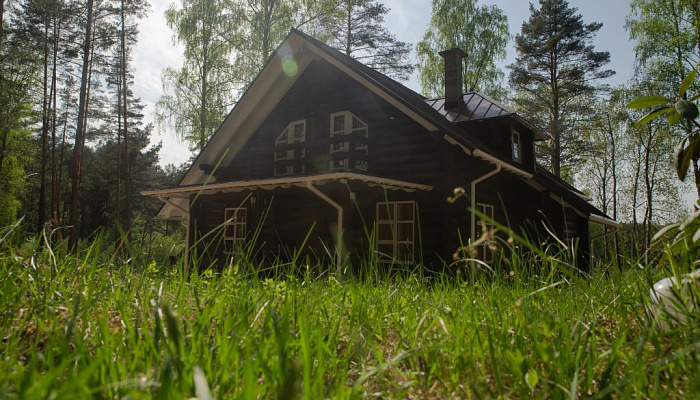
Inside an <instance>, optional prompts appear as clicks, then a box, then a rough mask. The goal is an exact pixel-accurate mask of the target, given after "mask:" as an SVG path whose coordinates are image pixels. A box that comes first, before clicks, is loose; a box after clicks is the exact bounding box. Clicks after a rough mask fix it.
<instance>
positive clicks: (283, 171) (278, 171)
mask: <svg viewBox="0 0 700 400" xmlns="http://www.w3.org/2000/svg"><path fill="white" fill-rule="evenodd" d="M288 175H294V166H293V165H285V166H281V167H275V171H274V176H288Z"/></svg>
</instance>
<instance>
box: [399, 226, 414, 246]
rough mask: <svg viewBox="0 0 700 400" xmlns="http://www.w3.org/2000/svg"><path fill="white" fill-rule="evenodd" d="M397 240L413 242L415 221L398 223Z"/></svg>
mask: <svg viewBox="0 0 700 400" xmlns="http://www.w3.org/2000/svg"><path fill="white" fill-rule="evenodd" d="M396 240H397V241H399V242H413V222H400V223H397V224H396Z"/></svg>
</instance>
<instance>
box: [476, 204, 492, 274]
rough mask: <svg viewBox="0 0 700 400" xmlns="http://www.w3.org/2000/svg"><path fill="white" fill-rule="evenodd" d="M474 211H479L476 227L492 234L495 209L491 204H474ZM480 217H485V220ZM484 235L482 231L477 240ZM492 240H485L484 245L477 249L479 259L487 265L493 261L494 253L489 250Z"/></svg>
mask: <svg viewBox="0 0 700 400" xmlns="http://www.w3.org/2000/svg"><path fill="white" fill-rule="evenodd" d="M476 209H477V210H479V213H480V215H479V222H478V226H479V228H481V229H485V230H486V231H488V232H493V230H494V225H493V222H491V221H494V215H495V207H494V206H493V204H488V203H477V204H476ZM482 216H485V217H486V218H487V219H488V220H487V219H484V218H483V217H482ZM483 234H484V232H483V231H482V232H481V234H480V235H479V236H478V237H477V240H478V239H480V238H481V236H482V235H483ZM492 242H493V240H487V241H486V242H485V243H484V244H482V245H481V247H480V249H479V259H480V260H481V261H483V262H485V263H487V264H492V263H493V262H494V260H495V258H496V257H495V256H496V255H495V252H494V251H493V250H491V248H490V247H491V245H492V244H493V243H492Z"/></svg>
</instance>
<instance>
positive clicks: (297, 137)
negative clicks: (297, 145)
mask: <svg viewBox="0 0 700 400" xmlns="http://www.w3.org/2000/svg"><path fill="white" fill-rule="evenodd" d="M305 125H306V124H305V123H299V124H296V125H294V141H295V142H299V141H303V140H304V131H305V129H304V128H305Z"/></svg>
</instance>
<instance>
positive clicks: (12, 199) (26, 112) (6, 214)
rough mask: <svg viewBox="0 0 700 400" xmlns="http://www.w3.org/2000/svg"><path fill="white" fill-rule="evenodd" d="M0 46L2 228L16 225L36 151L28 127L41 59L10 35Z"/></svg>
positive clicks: (0, 201) (0, 209)
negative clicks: (21, 196) (33, 88)
mask: <svg viewBox="0 0 700 400" xmlns="http://www.w3.org/2000/svg"><path fill="white" fill-rule="evenodd" d="M7 36H8V37H6V38H5V39H4V41H3V43H2V46H0V226H3V225H6V224H11V223H14V222H15V218H16V217H17V211H18V209H19V206H20V201H19V198H20V195H21V193H22V191H23V190H24V189H25V187H26V181H27V175H28V165H29V164H30V162H31V160H32V156H33V152H34V149H35V146H34V143H33V141H32V139H31V131H30V130H29V129H27V126H31V125H32V124H33V123H35V122H36V121H35V119H34V110H33V109H32V93H31V92H30V88H32V87H34V86H35V85H36V84H37V83H38V80H39V60H37V59H35V58H34V57H33V56H32V52H30V51H27V50H26V49H25V48H24V46H23V43H20V42H17V41H16V40H15V38H14V37H13V35H12V34H7Z"/></svg>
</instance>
